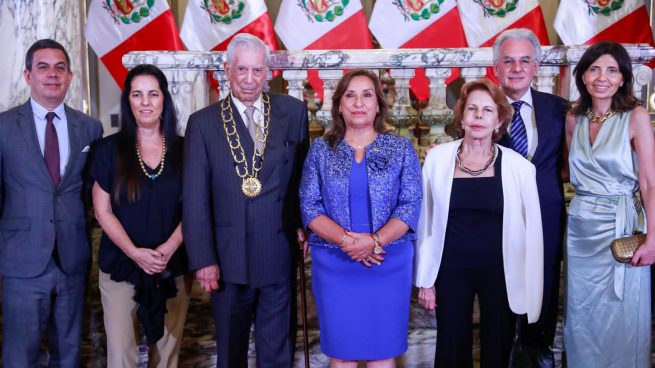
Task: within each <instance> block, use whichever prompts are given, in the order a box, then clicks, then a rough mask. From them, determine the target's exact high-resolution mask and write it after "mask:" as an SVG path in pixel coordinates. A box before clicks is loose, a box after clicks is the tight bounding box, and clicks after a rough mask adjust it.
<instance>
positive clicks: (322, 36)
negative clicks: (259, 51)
mask: <svg viewBox="0 0 655 368" xmlns="http://www.w3.org/2000/svg"><path fill="white" fill-rule="evenodd" d="M275 31H276V32H277V35H278V36H279V37H280V39H281V40H282V42H283V43H284V45H285V46H286V48H287V49H288V50H331V49H370V48H373V42H372V41H371V35H370V33H369V32H368V27H367V25H366V15H365V14H364V10H363V9H362V3H361V2H360V0H282V5H280V12H279V13H278V15H277V20H276V21H275ZM307 79H308V80H309V82H310V83H311V85H312V87H313V88H314V90H315V91H316V94H317V95H318V97H319V98H320V99H321V100H323V83H322V81H321V79H320V78H319V77H318V72H317V71H316V70H309V71H308V72H307Z"/></svg>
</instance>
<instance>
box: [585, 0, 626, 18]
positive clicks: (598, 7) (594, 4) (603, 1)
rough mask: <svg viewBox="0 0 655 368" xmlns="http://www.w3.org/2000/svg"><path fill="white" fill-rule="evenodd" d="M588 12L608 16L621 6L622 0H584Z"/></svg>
mask: <svg viewBox="0 0 655 368" xmlns="http://www.w3.org/2000/svg"><path fill="white" fill-rule="evenodd" d="M584 2H585V3H587V8H588V9H589V14H591V13H594V14H599V15H604V16H606V17H609V16H610V14H612V13H613V12H615V11H617V10H619V9H621V7H623V0H584Z"/></svg>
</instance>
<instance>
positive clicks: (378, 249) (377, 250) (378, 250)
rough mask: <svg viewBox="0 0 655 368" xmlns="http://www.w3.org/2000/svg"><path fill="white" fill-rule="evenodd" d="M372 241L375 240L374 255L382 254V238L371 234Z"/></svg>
mask: <svg viewBox="0 0 655 368" xmlns="http://www.w3.org/2000/svg"><path fill="white" fill-rule="evenodd" d="M371 239H373V254H380V253H382V246H381V245H380V241H379V240H380V237H379V236H377V234H371Z"/></svg>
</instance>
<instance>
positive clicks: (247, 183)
mask: <svg viewBox="0 0 655 368" xmlns="http://www.w3.org/2000/svg"><path fill="white" fill-rule="evenodd" d="M261 190H262V183H261V182H260V181H259V179H257V178H256V177H254V176H248V177H246V178H244V179H243V183H242V184H241V191H242V192H243V194H245V195H246V196H247V197H250V198H254V197H257V195H259V192H261Z"/></svg>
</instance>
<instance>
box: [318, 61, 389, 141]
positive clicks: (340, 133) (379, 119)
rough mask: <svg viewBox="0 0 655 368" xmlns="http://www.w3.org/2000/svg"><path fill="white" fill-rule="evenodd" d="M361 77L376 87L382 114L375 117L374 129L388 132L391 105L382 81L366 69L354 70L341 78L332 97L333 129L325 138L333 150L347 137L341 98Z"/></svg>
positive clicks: (376, 95)
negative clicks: (341, 112)
mask: <svg viewBox="0 0 655 368" xmlns="http://www.w3.org/2000/svg"><path fill="white" fill-rule="evenodd" d="M360 76H361V77H366V78H368V79H370V80H371V82H373V86H374V87H375V97H376V99H377V100H378V107H379V108H380V112H379V113H378V114H377V115H376V116H375V121H374V122H373V129H375V131H376V132H378V133H383V132H385V131H386V128H385V125H384V123H385V121H386V120H387V114H388V113H389V105H388V104H387V97H386V96H385V95H384V92H382V87H381V86H380V79H379V78H378V76H377V75H375V74H374V73H373V72H370V71H368V70H366V69H353V70H351V71H350V72H348V73H346V74H345V75H344V76H343V77H341V80H340V81H339V84H337V88H336V90H335V91H334V94H333V95H332V128H330V130H328V131H327V132H326V133H325V136H324V138H325V140H326V141H327V143H328V145H329V146H330V147H332V148H335V147H336V146H337V144H339V142H341V140H342V139H343V137H345V135H346V123H345V122H344V121H343V116H341V114H340V113H339V104H340V103H341V97H343V95H344V94H345V93H346V90H347V89H348V85H350V81H352V80H353V78H355V77H360Z"/></svg>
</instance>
